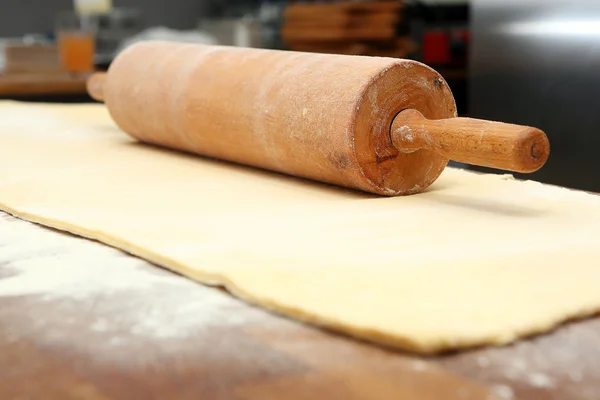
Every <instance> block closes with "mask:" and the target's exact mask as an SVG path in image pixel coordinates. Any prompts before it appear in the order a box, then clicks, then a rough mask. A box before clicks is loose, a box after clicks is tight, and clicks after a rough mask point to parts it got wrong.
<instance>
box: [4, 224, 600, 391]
mask: <svg viewBox="0 0 600 400" xmlns="http://www.w3.org/2000/svg"><path fill="white" fill-rule="evenodd" d="M321 398H323V399H338V398H339V399H409V400H413V399H436V400H437V399H443V400H451V399H457V400H458V399H463V400H464V399H536V400H544V399H561V400H562V399H590V400H591V399H600V318H597V319H590V320H586V321H581V322H577V323H572V324H568V325H566V326H563V327H562V328H560V329H558V330H557V331H555V332H553V333H550V334H547V335H543V336H538V337H536V338H532V339H530V340H525V341H521V342H519V343H517V344H515V345H512V346H508V347H502V348H483V349H477V350H472V351H467V352H462V353H459V354H450V355H444V356H438V357H431V358H423V357H418V356H415V355H411V354H405V353H402V352H398V351H391V350H388V349H384V348H380V347H377V346H374V345H370V344H366V343H361V342H359V341H355V340H352V339H350V338H347V337H342V336H339V335H335V334H332V333H329V332H326V331H323V330H320V329H317V328H314V327H310V326H307V325H303V324H301V323H298V322H295V321H291V320H288V319H285V318H282V317H279V316H276V315H273V314H271V313H269V312H266V311H263V310H262V309H259V308H255V307H252V306H250V305H247V304H245V303H242V302H240V301H238V300H236V299H234V298H232V297H231V296H229V295H228V294H227V293H225V292H223V291H221V290H220V289H218V288H209V287H206V286H202V285H199V284H196V283H194V282H191V281H188V280H186V279H184V278H181V277H179V276H177V275H175V274H172V273H169V272H167V271H164V270H162V269H160V268H158V267H155V266H153V265H150V264H148V263H147V262H144V261H142V260H139V259H136V258H134V257H131V256H128V255H125V254H124V253H121V252H120V251H117V250H114V249H111V248H109V247H107V246H104V245H101V244H99V243H96V242H92V241H88V240H85V239H80V238H76V237H73V236H70V235H67V234H63V233H60V232H57V231H53V230H50V229H45V228H41V227H38V226H36V225H33V224H29V223H27V222H24V221H20V220H16V219H15V218H12V217H9V216H8V215H6V214H4V213H0V399H3V400H4V399H6V400H9V399H49V400H50V399H91V400H107V399H321Z"/></svg>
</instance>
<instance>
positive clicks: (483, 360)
mask: <svg viewBox="0 0 600 400" xmlns="http://www.w3.org/2000/svg"><path fill="white" fill-rule="evenodd" d="M490 364H491V362H490V359H489V358H487V357H486V356H479V357H477V365H478V366H479V367H481V368H485V367H489V366H490Z"/></svg>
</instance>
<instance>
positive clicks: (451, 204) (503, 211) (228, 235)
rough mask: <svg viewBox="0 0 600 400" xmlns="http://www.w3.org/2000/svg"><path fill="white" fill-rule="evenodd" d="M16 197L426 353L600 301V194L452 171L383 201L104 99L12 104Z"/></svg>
mask: <svg viewBox="0 0 600 400" xmlns="http://www.w3.org/2000/svg"><path fill="white" fill-rule="evenodd" d="M0 121H2V122H1V125H0V208H2V209H3V210H5V211H8V212H9V213H11V214H14V215H16V216H18V217H21V218H23V219H27V220H30V221H34V222H38V223H40V224H43V225H47V226H50V227H54V228H57V229H61V230H65V231H70V232H72V233H74V234H76V235H81V236H85V237H88V238H93V239H97V240H99V241H101V242H104V243H107V244H109V245H111V246H114V247H117V248H120V249H123V250H125V251H127V252H129V253H131V254H134V255H137V256H139V257H142V258H145V259H147V260H149V261H152V262H154V263H156V264H158V265H160V266H163V267H165V268H168V269H171V270H173V271H176V272H178V273H181V274H183V275H185V276H187V277H189V278H191V279H194V280H197V281H199V282H203V283H206V284H218V285H224V286H225V287H227V289H229V290H230V291H231V292H232V293H233V294H234V295H237V296H239V297H240V298H242V299H245V300H246V301H248V302H251V303H254V304H258V305H260V306H262V307H265V308H267V309H271V310H274V311H276V312H279V313H282V314H285V315H287V316H290V317H292V318H296V319H299V320H304V321H307V322H310V323H313V324H317V325H320V326H325V327H328V328H330V329H333V330H336V331H339V332H343V333H346V334H349V335H354V336H357V337H361V338H364V339H367V340H371V341H375V342H380V343H384V344H387V345H391V346H395V347H398V348H402V349H409V350H414V351H417V352H421V353H433V352H438V351H442V350H448V349H458V348H463V347H468V346H474V345H484V344H503V343H508V342H511V341H513V340H515V339H518V338H519V337H522V336H525V335H529V334H534V333H541V332H544V331H547V330H549V329H551V328H553V327H554V326H556V325H557V324H559V323H561V322H563V321H565V320H567V319H571V318H575V317H583V316H588V315H590V314H592V313H595V312H597V311H598V310H600V289H599V282H600V198H598V197H596V196H593V195H589V194H585V193H581V192H575V191H569V190H566V189H560V188H557V187H552V186H547V185H542V184H539V183H535V182H519V181H515V180H512V179H510V177H508V176H500V175H476V174H473V173H469V172H465V171H461V170H453V169H447V170H446V171H445V172H444V173H443V175H442V176H441V177H440V179H439V180H438V181H437V182H436V183H435V184H434V185H433V186H432V187H431V188H430V190H428V191H427V192H426V193H423V194H420V195H414V196H409V197H396V198H380V197H374V196H371V195H367V194H363V193H358V192H354V191H350V190H344V189H339V188H335V187H331V186H327V185H323V184H319V183H313V182H309V181H306V180H300V179H295V178H290V177H287V176H283V175H279V174H275V173H270V172H265V171H259V170H256V169H252V168H246V167H242V166H236V165H232V164H227V163H223V162H218V161H213V160H207V159H204V158H201V157H196V156H190V155H186V154H182V153H177V152H173V151H168V150H163V149H159V148H155V147H150V146H146V145H142V144H139V143H136V142H135V141H134V140H132V139H130V138H129V137H128V136H127V135H125V134H124V133H122V132H121V131H119V130H118V129H117V128H116V127H115V125H114V124H113V123H112V122H111V120H110V118H109V116H108V113H107V112H106V110H105V108H104V106H102V105H54V106H50V105H25V104H21V103H16V102H2V103H0Z"/></svg>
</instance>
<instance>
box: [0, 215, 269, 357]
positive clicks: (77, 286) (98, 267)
mask: <svg viewBox="0 0 600 400" xmlns="http://www.w3.org/2000/svg"><path fill="white" fill-rule="evenodd" d="M0 237H1V238H2V241H1V246H0V265H2V266H3V268H2V269H1V270H0V271H1V272H2V273H3V276H5V277H4V278H2V279H0V297H14V296H33V297H34V298H35V301H36V302H40V301H43V302H52V303H53V304H54V303H59V304H60V306H59V307H57V306H54V305H53V307H52V309H53V312H52V313H49V314H48V315H47V316H46V317H45V318H44V319H37V320H33V321H30V320H28V319H27V318H23V320H24V321H25V323H26V325H27V326H18V325H19V324H16V325H15V324H13V325H15V326H11V327H10V329H11V332H10V333H11V334H10V335H9V336H11V337H12V338H13V339H14V340H16V339H18V337H19V336H20V334H21V333H22V332H28V333H30V332H36V331H37V332H41V334H43V335H44V336H45V337H47V338H50V339H52V340H60V338H61V337H64V336H65V335H63V333H64V330H67V329H69V327H72V326H77V327H78V329H79V328H80V326H81V318H84V317H85V316H86V315H88V314H89V313H88V312H86V310H89V309H90V308H93V309H94V312H93V315H96V316H100V317H95V318H96V319H95V320H91V321H89V324H88V325H87V326H88V330H89V332H90V334H101V335H102V336H103V337H105V338H108V340H106V341H105V343H106V344H107V345H114V346H118V345H126V344H127V343H128V342H130V341H131V340H140V339H144V340H157V339H160V340H168V339H182V338H186V337H188V336H190V335H195V334H197V333H198V332H201V331H202V330H206V329H211V328H218V327H226V328H228V327H233V326H239V325H243V324H247V323H251V322H254V321H255V322H261V323H264V321H265V320H268V317H269V315H268V314H267V313H266V312H265V311H263V310H259V309H255V308H251V307H248V306H247V305H245V304H243V303H241V302H240V301H239V300H236V299H234V298H233V297H232V296H230V295H229V294H227V293H225V292H223V291H221V290H219V289H216V288H208V287H205V286H202V285H199V284H197V283H194V282H192V281H189V280H187V279H185V278H183V277H180V276H178V275H176V274H173V273H170V272H168V271H165V270H162V269H160V268H158V267H154V266H152V265H151V264H149V263H147V262H145V261H143V260H140V259H138V258H135V257H133V256H129V255H127V254H125V253H123V252H121V251H118V250H115V249H113V248H110V247H108V246H104V245H102V244H99V243H96V242H93V241H89V240H85V239H81V238H77V237H73V236H70V235H66V234H62V233H59V232H56V231H53V230H50V229H46V228H43V227H40V226H37V225H34V224H31V223H28V222H25V221H21V220H18V219H16V218H13V217H11V216H8V215H7V214H4V213H1V214H0ZM6 273H8V276H6ZM67 310H70V311H67ZM5 312H9V310H0V314H2V313H5ZM271 320H273V318H272V317H271ZM75 324H79V325H75ZM19 330H20V332H19ZM82 334H84V335H85V333H83V332H82Z"/></svg>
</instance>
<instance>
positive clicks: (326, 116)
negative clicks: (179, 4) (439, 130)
mask: <svg viewBox="0 0 600 400" xmlns="http://www.w3.org/2000/svg"><path fill="white" fill-rule="evenodd" d="M148 60H154V61H153V62H152V63H148V62H147V61H148ZM103 93H104V96H103V97H104V99H105V103H106V105H107V107H108V109H109V111H110V113H111V116H112V118H113V119H114V121H115V122H116V123H117V125H118V126H119V127H120V128H121V129H122V130H123V131H125V132H127V133H128V134H130V135H131V136H133V137H135V138H137V139H139V140H141V141H143V142H146V143H152V144H157V145H161V146H164V147H168V148H173V149H178V150H185V151H188V152H192V153H196V154H201V155H206V156H210V157H214V158H219V159H224V160H228V161H233V162H236V163H240V164H245V165H251V166H255V167H260V168H264V169H268V170H273V171H278V172H283V173H285V174H289V175H294V176H300V177H304V178H310V179H313V180H316V181H320V182H326V183H332V184H335V185H339V186H345V187H351V188H356V189H360V190H363V191H367V192H372V193H377V194H381V195H388V196H389V195H398V194H411V193H416V192H419V191H422V190H424V189H425V188H427V187H428V186H429V185H430V184H431V183H432V182H433V181H435V179H437V177H438V176H439V175H440V173H441V172H442V171H443V169H444V167H445V166H446V164H447V161H448V159H447V158H445V157H443V156H441V155H439V154H436V153H434V152H431V151H427V150H422V151H416V152H414V153H410V154H409V153H400V152H398V151H397V150H396V149H395V148H394V146H393V145H392V142H391V136H390V127H391V123H392V120H393V118H394V117H395V116H396V115H397V114H398V112H400V111H401V110H403V109H405V108H415V109H418V110H419V111H420V112H421V113H422V114H423V115H425V116H427V117H428V118H431V119H440V118H450V117H454V116H455V115H456V104H455V102H454V98H453V97H452V93H451V91H450V88H449V87H448V85H447V84H446V83H445V82H444V80H443V79H442V78H441V76H440V75H439V74H438V73H437V72H435V71H434V70H432V69H431V68H429V67H427V66H425V65H423V64H421V63H418V62H416V61H412V60H398V59H392V58H376V57H358V56H340V55H326V54H309V53H300V52H284V51H273V50H259V49H243V48H227V47H218V46H203V45H190V44H177V43H166V42H145V43H141V44H137V45H134V46H131V47H130V48H129V49H128V50H127V51H125V52H123V53H121V54H120V55H119V56H118V57H117V58H116V60H115V61H114V62H113V63H112V65H111V66H110V68H109V71H108V74H107V77H106V83H105V85H104V87H103Z"/></svg>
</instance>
